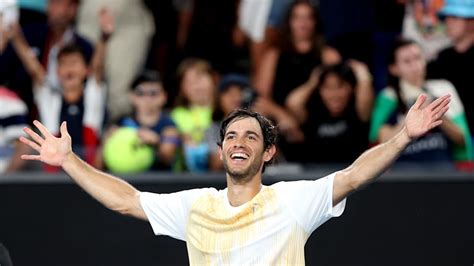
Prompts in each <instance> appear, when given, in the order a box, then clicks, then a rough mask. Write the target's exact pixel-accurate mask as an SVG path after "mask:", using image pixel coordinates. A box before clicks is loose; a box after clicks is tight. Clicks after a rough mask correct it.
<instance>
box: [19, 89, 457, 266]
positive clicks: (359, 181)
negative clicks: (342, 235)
mask: <svg viewBox="0 0 474 266" xmlns="http://www.w3.org/2000/svg"><path fill="white" fill-rule="evenodd" d="M425 101H426V96H425V95H421V96H419V98H418V100H417V101H416V103H415V104H414V105H413V107H412V108H411V109H410V111H409V112H408V114H407V116H406V118H405V126H404V127H403V129H402V130H401V131H400V132H399V133H398V134H397V135H396V136H395V137H393V138H392V139H390V140H389V141H387V142H385V143H383V144H381V145H379V146H376V147H374V148H372V149H370V150H368V151H366V152H365V153H363V154H362V155H361V156H360V157H359V158H358V159H357V160H356V161H355V162H354V163H353V164H352V165H351V166H349V167H348V168H346V169H343V170H341V171H338V172H335V173H333V174H330V175H328V176H326V177H324V178H320V179H318V180H315V181H293V182H279V183H276V184H273V185H271V186H264V185H262V173H263V170H264V168H265V165H267V164H268V163H270V162H271V160H272V158H273V156H274V154H275V152H276V148H275V142H276V137H277V134H276V129H275V127H274V126H273V125H272V123H271V122H270V121H269V120H267V119H266V118H265V117H263V116H261V115H259V114H257V113H254V112H251V111H247V110H237V111H234V112H233V113H231V114H230V115H229V116H228V117H227V118H226V119H225V120H224V122H223V123H222V126H221V132H220V143H219V153H220V157H221V159H222V160H223V163H224V166H225V169H226V180H227V188H226V189H224V190H216V189H214V188H203V189H192V190H185V191H181V192H176V193H171V194H154V193H147V192H140V191H138V190H136V189H135V188H134V187H132V186H131V185H129V184H128V183H126V182H124V181H123V180H120V179H118V178H116V177H113V176H111V175H108V174H105V173H102V172H100V171H98V170H96V169H94V168H93V167H91V166H89V165H88V164H86V163H84V162H83V161H81V160H80V159H79V158H78V157H77V156H76V155H75V154H74V153H73V152H72V151H71V137H70V136H69V134H68V132H67V128H66V124H65V123H63V124H62V125H61V137H60V138H56V137H54V136H52V135H51V134H50V133H49V132H48V131H47V130H46V128H45V127H44V126H43V125H42V124H41V123H39V122H38V121H35V122H34V124H35V126H36V127H37V128H38V129H39V130H40V131H41V133H42V134H43V137H41V136H39V135H38V134H36V133H35V132H33V131H32V130H31V129H29V128H25V132H26V133H27V134H28V135H29V136H30V137H31V138H32V139H33V140H29V139H26V138H24V137H22V138H21V139H20V140H21V141H22V142H24V143H25V144H28V145H29V146H31V147H32V148H33V149H35V150H37V151H38V152H39V155H23V156H22V158H23V159H27V160H39V161H42V162H45V163H48V164H52V165H56V166H61V167H62V168H63V169H64V170H65V171H66V172H67V173H68V174H69V175H70V176H71V177H72V179H73V180H74V181H75V182H76V183H77V184H78V185H79V186H81V187H82V188H83V189H84V190H85V191H87V192H88V193H89V194H91V195H92V196H93V197H94V198H95V199H97V200H98V201H100V202H101V203H102V204H104V205H105V206H106V207H107V208H109V209H111V210H114V211H117V212H120V213H122V214H126V215H130V216H134V217H137V218H140V219H143V220H147V221H149V222H150V224H151V226H152V228H153V231H154V233H155V234H157V235H168V236H171V237H174V238H176V239H180V240H184V241H186V243H187V249H188V255H189V261H190V263H191V264H192V265H201V264H212V265H220V264H235V265H243V264H246V265H248V264H266V265H276V264H290V265H295V264H304V245H305V243H306V240H307V239H308V238H309V236H310V235H311V233H312V232H313V231H314V230H315V229H316V228H318V227H319V226H320V225H321V224H323V223H324V222H326V221H327V220H329V219H330V218H331V217H335V216H339V215H341V214H342V212H343V210H344V206H345V198H346V197H347V196H348V195H349V194H350V193H351V192H353V191H355V190H357V189H358V188H360V187H361V186H363V185H364V184H366V183H368V182H370V181H372V180H373V179H375V178H376V177H377V176H379V175H380V174H381V173H382V172H383V171H384V170H385V169H386V168H387V167H389V166H390V165H391V164H392V163H393V162H394V161H395V160H396V158H397V157H398V156H399V154H400V153H401V152H402V151H403V149H404V148H405V147H406V146H407V145H408V143H409V142H410V141H411V140H413V139H415V138H417V137H419V136H421V135H423V134H425V133H426V132H428V131H429V130H431V129H432V128H434V127H436V126H438V125H440V124H441V123H442V119H441V118H442V116H443V115H444V113H445V112H446V111H447V110H448V104H449V101H450V96H449V95H446V96H443V97H441V98H438V99H436V100H435V101H433V102H432V103H430V104H425ZM316 152H320V151H316ZM321 152H322V151H321Z"/></svg>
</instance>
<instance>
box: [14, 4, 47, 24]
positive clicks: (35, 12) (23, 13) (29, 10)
mask: <svg viewBox="0 0 474 266" xmlns="http://www.w3.org/2000/svg"><path fill="white" fill-rule="evenodd" d="M47 4H48V0H18V6H19V7H20V25H22V26H24V25H27V24H30V23H36V22H45V21H46V6H47Z"/></svg>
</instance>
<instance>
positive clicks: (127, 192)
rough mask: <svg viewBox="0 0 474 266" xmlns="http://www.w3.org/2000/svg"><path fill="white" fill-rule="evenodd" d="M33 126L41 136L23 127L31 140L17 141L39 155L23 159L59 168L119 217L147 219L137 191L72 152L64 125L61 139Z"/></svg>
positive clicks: (64, 125) (41, 125) (35, 122)
mask: <svg viewBox="0 0 474 266" xmlns="http://www.w3.org/2000/svg"><path fill="white" fill-rule="evenodd" d="M34 125H35V126H36V127H37V128H38V129H39V130H40V132H41V133H42V135H43V137H41V136H39V135H38V134H36V133H35V132H34V131H33V130H31V129H30V128H25V129H24V130H25V132H26V133H27V134H28V135H29V136H30V137H31V139H32V140H29V139H27V138H25V137H21V138H20V141H21V142H23V143H25V144H27V145H28V146H30V147H31V148H33V149H34V150H36V151H38V152H39V154H38V155H22V156H21V158H22V159H25V160H37V161H41V162H44V163H47V164H50V165H54V166H61V167H62V168H63V169H64V171H66V173H67V174H68V175H69V176H71V178H72V179H73V180H74V181H75V182H76V183H77V184H78V185H79V186H80V187H81V188H82V189H84V190H85V191H86V192H87V193H89V194H90V195H91V196H92V197H94V198H95V199H96V200H98V201H99V202H100V203H102V204H103V205H104V206H105V207H107V208H109V209H111V210H113V211H116V212H119V213H121V214H125V215H130V216H133V217H136V218H139V219H143V220H148V219H147V216H146V214H145V212H144V210H143V208H142V206H141V204H140V191H138V190H137V189H135V188H134V187H133V186H131V185H130V184H128V183H127V182H125V181H123V180H121V179H119V178H117V177H114V176H112V175H109V174H106V173H104V172H101V171H99V170H97V169H95V168H93V167H92V166H90V165H88V164H87V163H85V162H84V161H82V160H81V159H80V158H79V157H77V155H75V154H74V153H73V152H72V149H71V136H70V135H69V133H68V132H67V128H66V123H65V122H63V123H62V125H61V137H60V138H57V137H55V136H53V135H51V133H49V131H48V130H47V129H46V128H45V127H44V125H43V124H41V123H40V122H38V121H34Z"/></svg>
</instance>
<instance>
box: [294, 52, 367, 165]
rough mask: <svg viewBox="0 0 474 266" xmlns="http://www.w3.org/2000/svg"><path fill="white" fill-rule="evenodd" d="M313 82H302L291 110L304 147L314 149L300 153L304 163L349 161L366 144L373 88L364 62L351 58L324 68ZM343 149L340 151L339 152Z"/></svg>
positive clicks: (362, 149) (364, 148) (365, 146)
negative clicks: (295, 103) (309, 83)
mask: <svg viewBox="0 0 474 266" xmlns="http://www.w3.org/2000/svg"><path fill="white" fill-rule="evenodd" d="M314 75H317V76H316V77H314V78H315V79H316V80H317V81H315V83H316V85H315V86H313V87H305V86H301V87H300V88H298V89H297V90H295V91H294V92H293V93H292V94H293V95H292V96H290V98H296V97H298V96H296V94H300V95H299V97H300V101H299V104H297V105H294V106H292V108H290V110H292V111H293V112H294V113H295V114H296V115H297V117H298V118H299V119H300V122H301V123H302V124H303V126H302V128H303V132H304V134H305V141H304V148H305V149H310V150H313V151H315V152H314V153H313V154H312V155H311V156H306V155H305V156H301V157H300V160H301V162H304V163H350V162H352V161H353V160H355V159H356V158H357V157H358V156H359V155H360V154H361V153H362V152H364V151H365V150H366V149H367V147H368V134H369V120H370V115H371V112H372V104H373V99H374V92H373V88H372V79H371V76H370V73H369V70H368V68H367V66H366V65H365V64H363V63H361V62H358V61H355V60H352V61H349V62H348V63H346V64H338V65H335V66H329V67H325V68H323V70H322V71H321V74H320V75H319V73H316V74H314ZM341 150H345V151H346V152H344V153H343V154H342V153H341V152H340V151H341Z"/></svg>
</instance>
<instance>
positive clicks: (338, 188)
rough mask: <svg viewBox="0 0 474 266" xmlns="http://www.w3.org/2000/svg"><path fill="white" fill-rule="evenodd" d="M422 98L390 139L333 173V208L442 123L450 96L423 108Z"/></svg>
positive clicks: (424, 99) (424, 97) (421, 96)
mask: <svg viewBox="0 0 474 266" xmlns="http://www.w3.org/2000/svg"><path fill="white" fill-rule="evenodd" d="M425 101H426V95H420V96H419V97H418V99H417V101H416V102H415V104H414V105H413V106H412V107H411V108H410V111H409V112H408V114H407V116H406V118H405V125H404V127H403V128H402V129H401V130H400V132H399V133H398V134H396V135H395V136H394V137H393V138H391V139H389V140H388V141H386V142H385V143H382V144H380V145H378V146H376V147H373V148H371V149H369V150H368V151H366V152H364V153H363V154H362V155H361V156H360V157H359V158H358V159H357V160H355V162H354V163H352V165H350V166H349V167H348V168H346V169H344V170H341V171H339V172H338V173H336V176H335V178H334V184H333V197H332V200H333V206H335V205H337V203H339V202H341V201H342V200H343V199H344V198H345V197H347V196H348V195H349V194H350V193H352V192H354V191H355V190H357V189H358V188H360V187H361V186H363V185H365V184H367V183H369V182H371V181H373V180H374V179H375V178H377V177H378V176H380V175H381V174H382V173H383V172H384V171H385V170H386V169H387V168H388V167H389V166H390V165H392V163H393V162H394V161H395V160H396V159H397V158H398V157H399V156H400V154H401V153H402V152H403V150H404V149H405V148H406V146H407V145H408V144H409V143H410V142H411V141H412V140H414V139H416V138H418V137H420V136H422V135H424V134H426V133H427V132H428V131H430V130H431V129H433V128H435V127H437V126H439V125H440V124H441V123H442V117H443V115H444V114H445V113H446V111H447V110H448V108H449V107H448V104H449V102H450V95H445V96H442V97H440V98H438V99H436V100H434V101H433V102H432V103H430V104H428V105H427V106H424V102H425Z"/></svg>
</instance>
